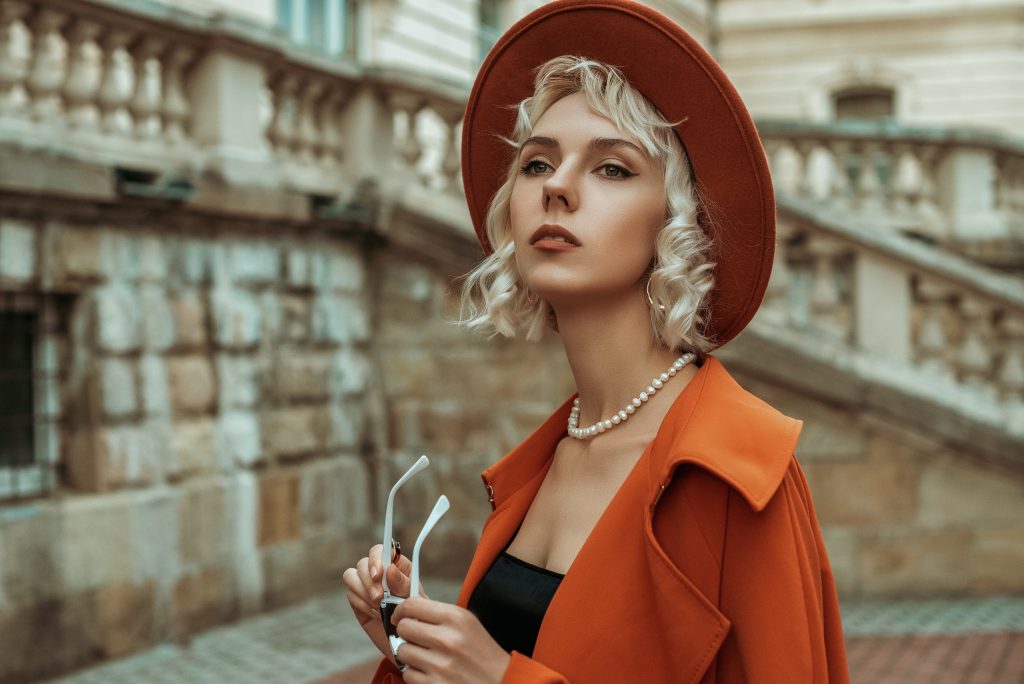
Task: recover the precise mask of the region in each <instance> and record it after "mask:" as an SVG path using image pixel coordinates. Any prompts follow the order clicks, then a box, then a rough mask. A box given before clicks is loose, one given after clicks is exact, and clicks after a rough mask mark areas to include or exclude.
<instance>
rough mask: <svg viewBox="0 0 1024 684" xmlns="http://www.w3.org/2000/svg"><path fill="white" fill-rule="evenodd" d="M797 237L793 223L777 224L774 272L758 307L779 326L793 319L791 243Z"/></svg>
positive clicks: (761, 316)
mask: <svg viewBox="0 0 1024 684" xmlns="http://www.w3.org/2000/svg"><path fill="white" fill-rule="evenodd" d="M797 237H798V233H797V229H796V228H795V227H794V226H793V225H791V224H789V223H783V222H780V223H778V224H777V225H776V227H775V254H774V256H773V258H772V274H771V277H770V278H769V279H768V287H767V288H766V289H765V293H764V303H763V304H762V305H761V307H760V308H759V309H758V312H757V315H758V317H760V318H761V319H763V320H766V321H769V322H770V323H772V324H775V325H778V326H785V325H788V324H789V323H790V322H791V319H792V307H791V304H790V301H789V299H790V288H791V286H792V283H793V275H792V271H791V268H790V265H789V258H790V244H791V243H792V242H793V241H794V239H795V238H797Z"/></svg>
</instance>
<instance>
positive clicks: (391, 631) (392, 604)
mask: <svg viewBox="0 0 1024 684" xmlns="http://www.w3.org/2000/svg"><path fill="white" fill-rule="evenodd" d="M404 600H405V599H404V598H402V597H401V596H388V597H386V598H383V599H381V602H380V617H381V620H383V621H384V633H385V634H387V635H388V636H389V637H392V636H398V632H397V631H396V628H395V625H393V624H391V616H392V615H394V614H395V608H398V606H399V605H401V603H402V601H404Z"/></svg>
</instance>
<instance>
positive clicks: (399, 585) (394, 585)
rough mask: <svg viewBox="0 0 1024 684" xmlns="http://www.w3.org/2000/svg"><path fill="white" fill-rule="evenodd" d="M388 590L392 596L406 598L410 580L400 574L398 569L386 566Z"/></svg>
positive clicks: (393, 566)
mask: <svg viewBox="0 0 1024 684" xmlns="http://www.w3.org/2000/svg"><path fill="white" fill-rule="evenodd" d="M387 572H388V589H389V590H390V591H391V593H392V594H398V595H399V596H408V595H409V587H410V585H411V584H412V579H411V578H410V577H409V576H408V575H405V574H403V573H402V571H401V570H399V569H398V566H395V565H389V566H388V570H387Z"/></svg>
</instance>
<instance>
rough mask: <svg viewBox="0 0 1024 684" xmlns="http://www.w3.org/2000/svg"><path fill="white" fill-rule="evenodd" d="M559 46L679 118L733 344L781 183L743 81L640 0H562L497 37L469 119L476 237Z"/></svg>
mask: <svg viewBox="0 0 1024 684" xmlns="http://www.w3.org/2000/svg"><path fill="white" fill-rule="evenodd" d="M560 55H577V56H583V57H588V58H590V59H595V60H598V61H601V62H605V63H607V64H610V65H613V66H616V67H618V68H619V69H620V70H621V71H622V73H623V74H624V75H625V77H626V79H627V80H628V81H629V82H630V84H631V85H632V86H633V87H635V88H636V89H637V90H639V91H640V92H641V93H642V94H643V95H644V97H646V98H647V99H648V100H650V101H651V102H652V103H653V104H654V106H655V107H657V108H658V110H659V111H661V113H662V115H663V116H664V117H665V118H666V119H667V120H669V121H678V120H680V119H683V118H684V117H685V121H683V122H682V123H680V124H678V125H677V126H676V127H675V131H676V133H677V134H678V136H679V139H680V141H681V142H682V143H683V147H684V148H685V149H686V152H687V155H688V156H689V159H690V164H691V167H692V170H693V175H694V179H695V181H696V187H697V191H698V193H699V195H700V197H701V200H702V202H703V205H704V207H703V209H704V210H703V211H701V212H700V213H699V214H698V222H699V224H700V226H701V227H702V228H703V229H704V230H705V231H706V232H707V233H708V234H709V235H710V236H711V237H712V238H713V239H714V240H715V242H716V244H717V253H716V254H715V255H713V256H712V260H713V261H716V262H717V263H716V266H715V289H714V291H713V292H712V294H711V302H710V303H711V320H710V326H709V330H708V332H710V333H711V334H712V335H713V336H714V337H716V338H717V340H718V341H719V343H720V344H725V342H727V341H729V340H730V339H732V338H733V337H735V336H736V335H737V334H738V333H739V332H740V331H741V330H742V329H743V328H744V327H745V326H746V325H747V323H748V322H749V321H750V319H751V318H753V316H754V313H755V312H756V311H757V309H758V307H760V305H761V300H762V299H763V297H764V292H765V289H766V288H767V286H768V277H769V275H770V274H771V268H772V258H773V256H774V253H775V194H774V191H773V189H772V182H771V174H770V172H769V169H768V160H767V158H766V156H765V152H764V147H763V145H762V143H761V139H760V138H759V137H758V134H757V129H756V128H755V127H754V122H753V120H752V119H751V118H750V114H749V113H748V112H747V109H746V107H745V106H744V104H743V101H742V100H741V99H740V96H739V93H737V92H736V89H735V87H733V85H732V83H730V82H729V79H728V78H726V75H725V72H723V71H722V68H721V67H720V66H719V65H718V63H717V62H715V60H714V58H712V57H711V55H710V54H709V53H708V52H707V51H706V50H705V49H704V48H703V47H701V46H700V44H699V43H697V41H696V40H695V39H694V38H693V37H692V36H691V35H690V34H688V33H687V32H686V31H684V30H683V29H682V28H681V27H680V26H679V25H678V24H676V23H675V22H674V21H672V20H671V19H669V18H668V17H666V16H664V15H662V14H660V13H659V12H657V11H655V10H653V9H651V8H649V7H646V6H644V5H641V4H640V3H638V2H633V1H631V0H555V1H554V2H550V3H548V4H546V5H543V6H541V7H540V8H538V9H536V10H534V11H533V12H531V13H530V14H528V15H526V16H525V17H523V18H522V19H520V20H519V21H517V22H516V23H515V24H514V25H513V26H512V27H511V28H509V29H508V31H506V32H505V33H504V35H502V36H501V38H499V39H498V42H497V43H495V44H494V46H493V47H492V48H491V50H490V52H489V53H488V54H487V57H486V58H485V59H484V62H483V64H482V65H481V67H480V71H479V72H478V74H477V77H476V80H475V82H474V83H473V89H472V91H471V92H470V95H469V101H468V102H467V104H466V114H465V119H464V121H463V124H462V126H463V127H462V179H463V185H464V187H465V191H466V201H467V202H468V203H469V213H470V216H471V217H472V219H473V225H474V227H475V229H476V234H477V237H478V238H479V239H480V243H481V245H482V246H483V248H484V253H485V254H490V253H492V252H493V251H494V250H493V248H492V247H491V245H490V244H488V240H487V236H486V233H485V232H484V217H485V215H486V212H487V206H488V204H489V203H490V201H491V198H492V197H493V196H494V194H495V192H497V190H498V187H499V185H500V184H501V182H502V180H503V179H504V177H505V172H506V170H507V169H508V166H509V165H510V164H511V163H512V162H513V159H514V150H512V149H511V148H510V147H509V146H508V144H507V143H505V142H502V141H501V140H500V139H499V138H498V137H496V136H495V134H496V133H497V134H500V135H502V136H510V135H511V133H512V130H513V128H514V126H515V119H516V111H515V108H514V107H509V105H515V104H517V103H518V102H520V101H521V100H523V99H524V98H526V97H529V96H530V95H532V94H533V78H534V76H535V74H536V68H537V67H539V66H540V65H541V64H543V63H544V62H546V61H547V60H549V59H551V58H553V57H558V56H560Z"/></svg>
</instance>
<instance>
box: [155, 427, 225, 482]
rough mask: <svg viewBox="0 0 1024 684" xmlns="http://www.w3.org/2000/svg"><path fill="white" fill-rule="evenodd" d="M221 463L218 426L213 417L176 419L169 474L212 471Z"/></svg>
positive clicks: (167, 470) (190, 474)
mask: <svg viewBox="0 0 1024 684" xmlns="http://www.w3.org/2000/svg"><path fill="white" fill-rule="evenodd" d="M216 467H217V446H216V439H215V426H214V422H213V420H212V419H210V418H197V419H193V420H188V421H176V422H175V423H174V429H173V432H172V437H171V459H170V463H169V464H168V467H167V468H166V472H167V474H168V475H169V476H170V477H172V478H174V479H178V478H181V477H184V476H192V475H200V474H203V473H211V472H213V471H214V470H215V469H216Z"/></svg>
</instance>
